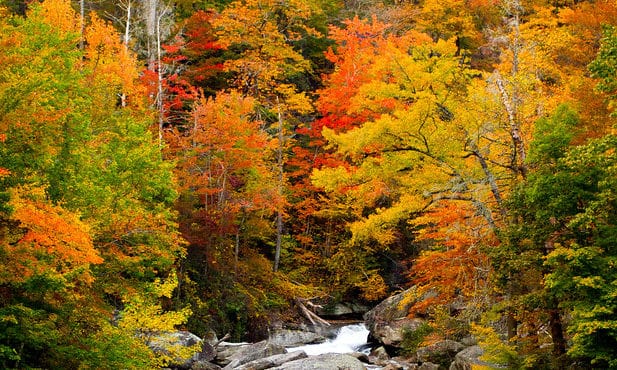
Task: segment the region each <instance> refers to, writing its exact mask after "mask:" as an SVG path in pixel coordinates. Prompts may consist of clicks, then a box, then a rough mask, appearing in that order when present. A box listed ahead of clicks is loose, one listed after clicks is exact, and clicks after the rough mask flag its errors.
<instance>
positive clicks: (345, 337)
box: [287, 324, 370, 356]
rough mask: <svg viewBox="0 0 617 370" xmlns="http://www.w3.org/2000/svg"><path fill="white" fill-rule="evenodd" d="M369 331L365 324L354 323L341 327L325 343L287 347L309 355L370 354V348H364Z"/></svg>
mask: <svg viewBox="0 0 617 370" xmlns="http://www.w3.org/2000/svg"><path fill="white" fill-rule="evenodd" d="M368 334H369V331H368V329H367V328H366V326H364V324H354V325H347V326H343V327H341V328H340V329H339V330H338V332H337V334H336V338H334V339H329V340H328V341H326V342H324V343H319V344H307V345H305V346H301V347H294V348H287V352H293V351H298V350H302V351H304V352H306V354H307V355H309V356H315V355H321V354H322V353H351V352H364V353H366V354H368V351H370V349H369V348H364V345H365V344H366V341H367V338H368Z"/></svg>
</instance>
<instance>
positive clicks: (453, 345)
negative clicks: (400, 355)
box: [416, 339, 465, 365]
mask: <svg viewBox="0 0 617 370" xmlns="http://www.w3.org/2000/svg"><path fill="white" fill-rule="evenodd" d="M464 348H465V346H464V345H462V344H461V343H459V342H456V341H453V340H447V339H446V340H441V341H439V342H436V343H434V344H431V345H430V346H426V347H420V348H418V349H417V350H416V354H417V356H418V361H420V362H434V363H439V364H447V365H450V363H451V362H452V361H454V358H455V356H456V354H457V353H458V352H460V351H462V350H463V349H464Z"/></svg>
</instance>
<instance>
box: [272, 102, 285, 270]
mask: <svg viewBox="0 0 617 370" xmlns="http://www.w3.org/2000/svg"><path fill="white" fill-rule="evenodd" d="M276 100H277V103H278V97H277V98H276ZM278 140H279V147H278V153H277V162H278V194H279V196H280V197H281V199H282V197H283V116H282V114H281V107H280V105H278ZM277 208H278V209H277V210H276V247H275V250H274V267H273V270H274V272H276V271H278V269H279V263H280V260H281V244H282V238H283V205H282V203H279V205H278V207H277Z"/></svg>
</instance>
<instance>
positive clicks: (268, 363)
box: [235, 351, 307, 370]
mask: <svg viewBox="0 0 617 370" xmlns="http://www.w3.org/2000/svg"><path fill="white" fill-rule="evenodd" d="M306 357H307V355H306V352H304V351H293V352H289V353H282V354H280V355H273V356H268V357H264V358H260V359H257V360H254V361H251V362H247V363H246V364H244V365H240V366H238V367H236V368H235V369H236V370H263V369H269V368H272V367H275V366H281V365H283V364H285V363H287V362H290V361H295V360H299V359H303V358H306Z"/></svg>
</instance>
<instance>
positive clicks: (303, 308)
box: [294, 297, 330, 326]
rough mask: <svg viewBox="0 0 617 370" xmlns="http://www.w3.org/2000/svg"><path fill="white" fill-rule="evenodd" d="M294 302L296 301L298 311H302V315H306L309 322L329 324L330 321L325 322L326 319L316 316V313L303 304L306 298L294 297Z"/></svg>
mask: <svg viewBox="0 0 617 370" xmlns="http://www.w3.org/2000/svg"><path fill="white" fill-rule="evenodd" d="M294 302H295V303H296V306H298V308H299V309H300V312H302V314H303V315H304V317H306V318H307V319H308V320H309V321H310V322H311V324H313V325H318V324H319V325H323V326H330V323H329V322H327V321H326V320H324V319H322V318H321V317H319V316H317V314H316V313H314V312H313V311H311V310H309V309H308V308H306V305H305V304H304V302H306V300H304V299H302V298H297V297H296V298H294ZM310 303H311V305H313V304H312V302H310Z"/></svg>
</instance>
